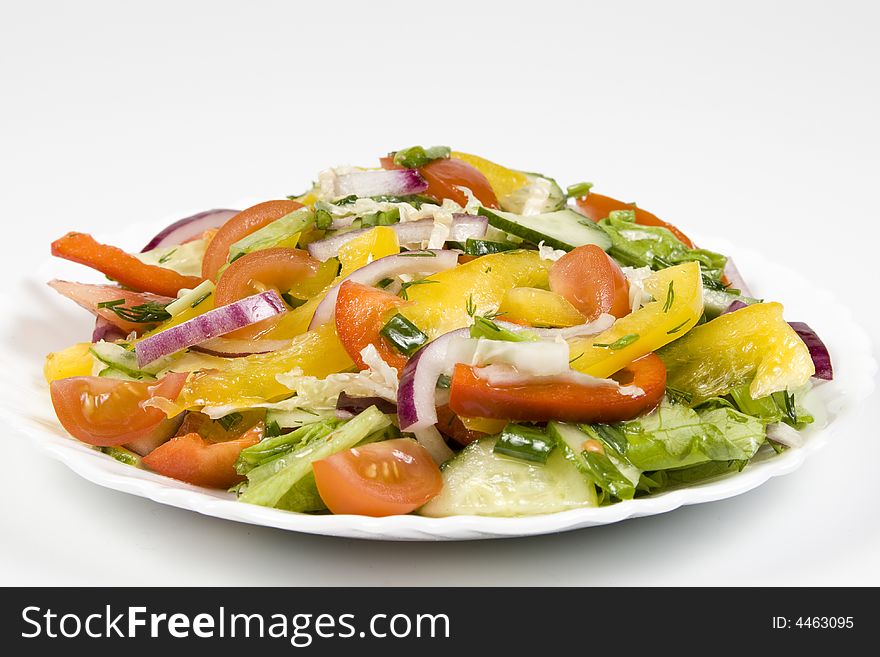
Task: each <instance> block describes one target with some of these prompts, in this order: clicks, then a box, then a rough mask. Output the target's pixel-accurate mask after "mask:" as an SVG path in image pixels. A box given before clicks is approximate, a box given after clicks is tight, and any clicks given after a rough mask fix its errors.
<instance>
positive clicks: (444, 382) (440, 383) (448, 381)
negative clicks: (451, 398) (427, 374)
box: [437, 374, 452, 390]
mask: <svg viewBox="0 0 880 657" xmlns="http://www.w3.org/2000/svg"><path fill="white" fill-rule="evenodd" d="M437 387H438V388H440V389H441V390H449V388H451V387H452V377H451V376H449V375H448V374H441V375H440V376H439V377H437Z"/></svg>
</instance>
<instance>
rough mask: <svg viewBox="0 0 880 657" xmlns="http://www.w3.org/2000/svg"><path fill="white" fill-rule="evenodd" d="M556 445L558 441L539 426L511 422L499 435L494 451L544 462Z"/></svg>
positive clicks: (522, 458)
mask: <svg viewBox="0 0 880 657" xmlns="http://www.w3.org/2000/svg"><path fill="white" fill-rule="evenodd" d="M555 447H556V441H555V440H553V438H551V437H550V436H548V435H547V434H546V433H545V432H544V431H543V430H541V429H539V428H538V427H529V426H525V425H522V424H514V423H512V422H511V423H510V424H508V425H507V426H506V427H504V431H502V432H501V435H500V436H498V440H497V442H496V443H495V447H494V448H493V449H492V451H493V452H495V453H496V454H503V455H504V456H512V457H513V458H517V459H520V460H523V461H531V462H532V463H542V464H543V463H546V462H547V457H549V456H550V452H552V451H553V449H554V448H555Z"/></svg>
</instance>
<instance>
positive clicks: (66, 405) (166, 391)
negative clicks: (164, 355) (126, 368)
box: [49, 372, 187, 447]
mask: <svg viewBox="0 0 880 657" xmlns="http://www.w3.org/2000/svg"><path fill="white" fill-rule="evenodd" d="M186 377H187V373H186V372H178V373H173V374H167V375H165V376H164V377H163V378H162V379H161V380H159V381H155V382H142V381H120V380H119V379H111V378H104V377H99V376H74V377H71V378H69V379H58V380H57V381H53V382H52V383H51V384H50V386H49V391H50V393H51V396H52V405H53V406H54V407H55V414H56V415H57V416H58V421H59V422H61V426H63V427H64V428H65V429H66V430H67V432H68V433H69V434H70V435H72V436H73V437H74V438H77V439H79V440H81V441H83V442H84V443H88V444H89V445H97V446H101V447H106V446H111V445H123V444H125V443H129V442H131V441H134V440H137V439H138V438H142V437H144V436H146V435H147V434H148V433H150V432H151V431H152V430H153V429H155V428H156V427H157V426H158V425H159V424H160V423H161V422H162V421H163V420H165V413H163V412H162V411H160V410H159V409H158V408H152V407H149V406H147V407H145V406H144V402H146V401H147V400H149V399H153V398H154V397H164V398H165V399H171V400H174V399H176V398H177V395H179V394H180V390H181V389H182V388H183V384H184V382H185V381H186Z"/></svg>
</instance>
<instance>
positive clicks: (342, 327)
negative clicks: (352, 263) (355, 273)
mask: <svg viewBox="0 0 880 657" xmlns="http://www.w3.org/2000/svg"><path fill="white" fill-rule="evenodd" d="M404 305H406V301H404V300H403V299H401V298H400V297H398V296H397V295H395V294H391V293H390V292H385V291H384V290H379V289H376V288H374V287H369V286H368V285H362V284H360V283H355V282H353V281H345V282H344V283H343V284H342V285H340V286H339V296H338V297H336V310H335V313H336V333H337V335H339V341H340V342H342V346H343V347H344V348H345V351H346V353H347V354H348V355H349V356H351V358H352V360H353V361H354V362H355V364H356V365H357V366H358V369H361V370H363V369H366V367H367V366H366V364H365V363H364V361H363V359H362V358H361V350H362V349H363V348H364V347H366V346H367V345H370V344H371V345H373V346H374V347H376V351H378V352H379V355H380V356H382V360H384V361H385V362H386V363H388V364H389V365H391V367H396V368H397V372H398V373H400V372H402V371H403V367H404V365H406V361H407V358H406V356H404V355H403V354H402V353H400V352H399V351H397V350H396V349H394V347H392V346H391V345H390V344H388V342H387V341H386V340H385V338H383V337H382V336H381V335H380V334H379V331H381V330H382V327H383V326H385V322H387V321H388V318H389V317H390V315H391V314H392V313H391V311H392V310H394V309H395V308H398V307H400V306H404Z"/></svg>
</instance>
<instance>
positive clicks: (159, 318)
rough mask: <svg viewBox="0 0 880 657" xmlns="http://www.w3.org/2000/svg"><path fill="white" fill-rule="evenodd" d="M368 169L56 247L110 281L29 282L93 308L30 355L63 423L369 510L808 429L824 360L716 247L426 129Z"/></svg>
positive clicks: (451, 511) (501, 498)
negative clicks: (119, 243)
mask: <svg viewBox="0 0 880 657" xmlns="http://www.w3.org/2000/svg"><path fill="white" fill-rule="evenodd" d="M377 164H378V165H379V166H376V167H372V168H370V167H367V168H361V167H350V166H346V167H336V168H332V169H327V170H325V171H322V172H321V173H320V174H319V175H318V180H317V182H315V183H314V184H313V185H312V187H311V189H309V190H308V191H307V192H306V193H304V194H301V195H299V196H289V197H287V198H284V199H279V200H269V201H266V202H263V203H259V204H257V205H255V206H253V207H251V208H247V209H245V210H242V211H236V210H212V211H209V212H204V213H201V214H198V215H195V216H193V217H188V218H186V219H182V220H181V221H178V222H177V223H175V224H172V225H171V226H168V227H167V228H165V229H164V230H162V231H161V232H160V233H159V234H158V235H156V237H155V238H153V239H152V240H150V242H149V244H147V245H146V247H145V248H144V249H143V250H141V251H140V252H131V251H129V250H126V248H121V247H116V246H110V245H106V244H102V243H99V242H98V241H96V240H95V239H93V238H92V237H91V236H90V235H88V234H85V233H68V234H67V235H65V236H63V237H61V238H60V239H58V240H57V241H55V242H54V243H53V244H52V253H53V255H55V256H58V257H60V258H65V259H67V260H72V261H74V262H78V263H81V264H83V265H86V266H88V267H91V268H92V269H95V270H97V271H98V272H101V273H102V274H104V275H105V276H106V278H107V279H109V280H105V281H104V282H103V283H101V284H86V283H74V282H68V281H60V280H54V281H51V282H50V283H49V284H50V286H51V287H53V288H54V289H55V290H57V291H58V292H60V293H61V294H62V295H64V296H65V297H67V298H69V299H71V300H72V301H75V302H76V303H78V304H79V305H80V306H82V307H83V308H84V309H86V310H87V311H89V312H91V313H92V314H93V315H94V316H95V329H94V333H93V335H92V337H91V340H89V341H83V342H79V343H77V344H74V345H72V346H70V347H68V348H66V349H63V350H61V351H58V352H55V353H52V354H50V355H49V356H48V357H47V360H46V365H45V375H46V379H47V381H48V382H49V386H50V390H51V397H52V403H53V405H54V407H55V412H56V414H57V416H58V419H59V421H60V422H61V424H62V425H63V426H64V428H65V429H66V430H67V431H68V432H69V433H70V434H71V435H72V436H73V437H74V438H76V439H78V440H80V441H82V442H84V443H87V444H89V445H92V446H94V447H95V448H96V449H98V450H101V451H103V452H104V453H105V454H107V455H108V456H110V457H113V458H115V459H118V460H119V461H122V462H123V463H126V464H128V465H130V466H132V467H136V468H144V469H147V470H151V471H153V472H155V473H158V474H160V475H164V476H166V477H171V478H174V479H177V480H180V481H183V482H187V483H189V484H192V485H195V486H204V487H209V488H217V489H228V490H229V491H231V492H232V493H233V494H234V495H236V496H237V498H238V499H239V500H240V501H241V502H244V503H248V504H258V505H263V506H267V507H274V508H277V509H283V510H288V511H296V512H307V513H336V514H361V515H369V516H386V515H394V514H406V513H418V514H422V515H426V516H452V515H460V514H476V515H486V516H523V515H530V514H542V513H554V512H559V511H564V510H569V509H575V508H581V507H595V506H599V505H608V504H615V503H618V502H620V501H622V500H630V499H633V498H637V497H640V496H645V495H652V494H657V493H658V492H660V491H664V490H667V489H670V488H673V487H681V486H688V485H692V484H693V483H695V482H700V481H703V480H706V479H709V478H713V477H718V476H721V475H726V474H732V473H736V472H737V471H740V470H742V469H743V468H744V467H747V466H748V464H749V462H750V461H751V460H752V459H754V458H756V455H759V454H768V453H772V450H776V451H777V452H778V451H781V450H785V449H791V448H797V447H798V446H799V445H800V444H801V442H802V438H801V435H800V433H799V431H800V430H801V429H803V428H804V427H805V426H806V425H808V424H809V423H810V422H812V418H811V417H810V415H809V414H808V413H807V411H806V410H805V409H804V407H803V406H802V403H801V402H802V398H803V395H804V393H805V392H806V391H807V390H809V389H810V387H811V385H814V384H815V383H816V382H817V381H818V380H823V379H824V380H828V379H831V377H832V369H831V362H830V358H829V355H828V351H827V350H826V348H825V347H824V345H823V344H822V342H821V340H820V339H819V338H818V336H817V335H816V334H815V333H814V332H813V331H812V330H811V329H810V327H809V326H807V325H806V324H803V323H800V322H793V323H789V322H788V321H786V320H787V318H785V317H784V314H783V307H782V305H780V304H779V303H778V302H776V301H772V300H767V299H757V298H754V296H753V295H752V294H751V293H750V292H749V290H748V287H747V286H746V284H745V282H744V281H743V280H742V278H741V277H740V275H739V273H738V272H737V270H736V269H735V268H734V267H733V263H732V262H731V261H730V259H729V258H727V257H725V256H724V255H723V254H721V253H716V252H714V251H712V250H709V249H707V248H703V247H704V246H710V245H702V244H700V245H698V244H695V243H694V242H693V241H692V240H691V239H689V238H688V236H687V234H686V233H685V232H682V231H681V230H679V229H678V228H677V227H675V226H673V225H672V224H669V223H667V222H666V221H664V220H662V219H660V218H658V217H657V216H655V215H653V214H651V213H650V212H647V211H646V210H644V209H642V208H641V207H638V206H636V205H635V204H631V203H624V202H621V201H617V200H614V199H612V198H609V197H607V196H603V195H601V194H597V193H595V192H594V191H593V189H592V185H591V184H589V183H576V184H573V185H571V186H568V187H567V188H564V187H561V186H560V185H559V184H558V183H557V182H556V181H555V180H554V179H553V178H551V177H549V176H546V175H543V174H537V173H529V172H526V171H520V170H517V169H511V168H507V167H506V166H502V165H500V164H496V163H494V162H491V161H489V160H487V159H484V158H482V157H478V156H476V155H469V154H467V153H460V152H455V151H451V150H450V149H449V148H446V147H438V146H435V147H431V148H422V147H420V146H415V147H411V148H407V149H404V150H399V151H396V152H393V153H390V154H389V155H388V156H386V157H382V158H379V162H378V163H377ZM125 247H127V248H130V247H131V245H125ZM732 476H736V475H735V474H732Z"/></svg>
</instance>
